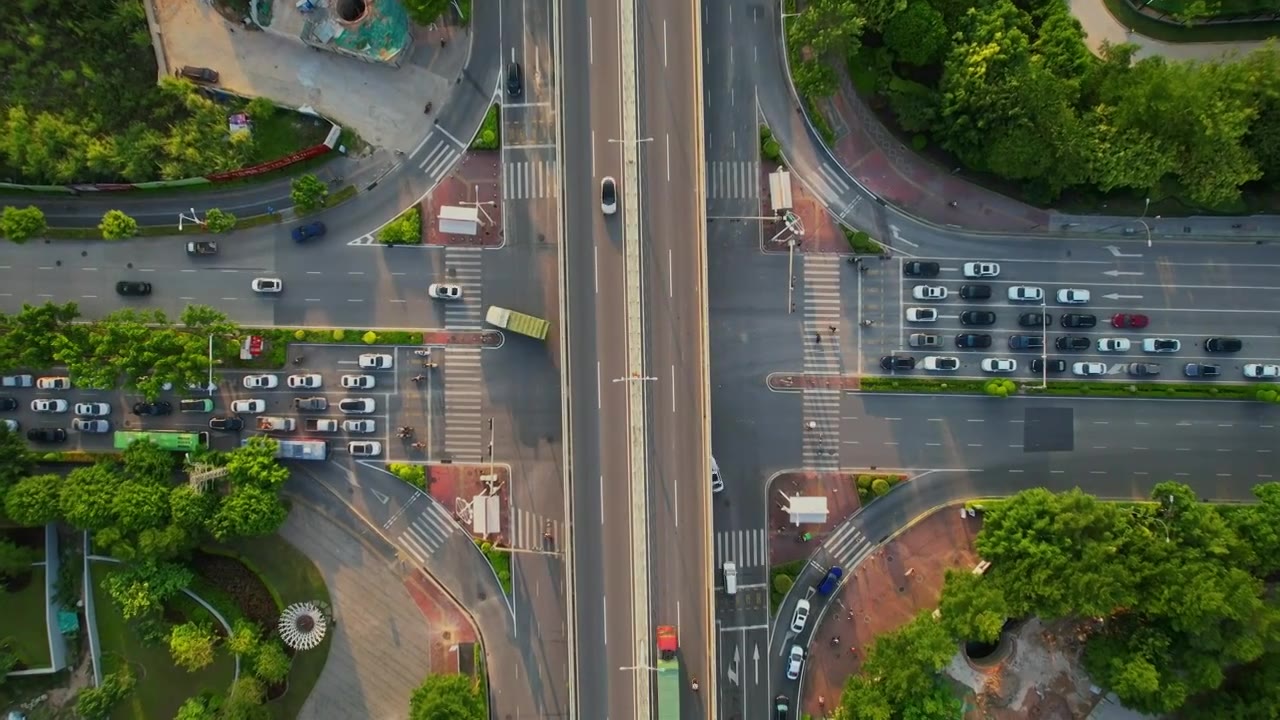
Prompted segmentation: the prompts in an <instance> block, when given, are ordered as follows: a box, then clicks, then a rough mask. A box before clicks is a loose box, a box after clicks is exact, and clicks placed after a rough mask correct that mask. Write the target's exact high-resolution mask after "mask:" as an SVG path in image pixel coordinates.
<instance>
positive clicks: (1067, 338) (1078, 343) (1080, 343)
mask: <svg viewBox="0 0 1280 720" xmlns="http://www.w3.org/2000/svg"><path fill="white" fill-rule="evenodd" d="M1053 346H1054V347H1056V348H1058V349H1059V350H1088V349H1089V348H1091V347H1093V342H1091V341H1090V340H1089V338H1087V337H1084V336H1081V335H1063V336H1062V337H1060V338H1058V339H1057V340H1054V341H1053Z"/></svg>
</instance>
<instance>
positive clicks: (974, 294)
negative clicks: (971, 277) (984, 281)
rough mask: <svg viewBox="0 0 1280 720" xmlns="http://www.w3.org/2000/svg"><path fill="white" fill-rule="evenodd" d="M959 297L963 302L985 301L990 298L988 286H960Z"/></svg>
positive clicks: (989, 287)
mask: <svg viewBox="0 0 1280 720" xmlns="http://www.w3.org/2000/svg"><path fill="white" fill-rule="evenodd" d="M960 297H962V298H964V299H965V300H986V299H988V298H990V297H991V286H990V285H961V286H960Z"/></svg>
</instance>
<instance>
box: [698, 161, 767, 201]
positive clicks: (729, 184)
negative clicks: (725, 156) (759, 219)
mask: <svg viewBox="0 0 1280 720" xmlns="http://www.w3.org/2000/svg"><path fill="white" fill-rule="evenodd" d="M707 165H708V167H707V197H708V198H709V199H712V200H720V199H733V198H738V199H751V200H754V199H757V198H759V197H760V163H758V162H756V161H754V160H712V161H711V162H709V163H707Z"/></svg>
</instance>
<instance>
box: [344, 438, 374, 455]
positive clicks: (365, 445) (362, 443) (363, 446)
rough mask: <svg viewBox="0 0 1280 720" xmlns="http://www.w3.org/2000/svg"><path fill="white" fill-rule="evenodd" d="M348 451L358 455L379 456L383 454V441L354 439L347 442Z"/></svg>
mask: <svg viewBox="0 0 1280 720" xmlns="http://www.w3.org/2000/svg"><path fill="white" fill-rule="evenodd" d="M347 452H349V453H351V454H352V455H354V456H356V457H377V456H379V455H381V454H382V443H380V442H378V441H377V440H354V441H352V442H349V443H347Z"/></svg>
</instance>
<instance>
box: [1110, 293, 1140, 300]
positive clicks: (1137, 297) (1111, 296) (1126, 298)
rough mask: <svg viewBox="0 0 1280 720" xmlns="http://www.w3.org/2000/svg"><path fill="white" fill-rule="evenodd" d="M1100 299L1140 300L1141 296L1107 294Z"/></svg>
mask: <svg viewBox="0 0 1280 720" xmlns="http://www.w3.org/2000/svg"><path fill="white" fill-rule="evenodd" d="M1102 297H1104V298H1106V299H1108V300H1141V299H1142V296H1141V295H1121V294H1119V293H1108V294H1106V295H1103V296H1102Z"/></svg>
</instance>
